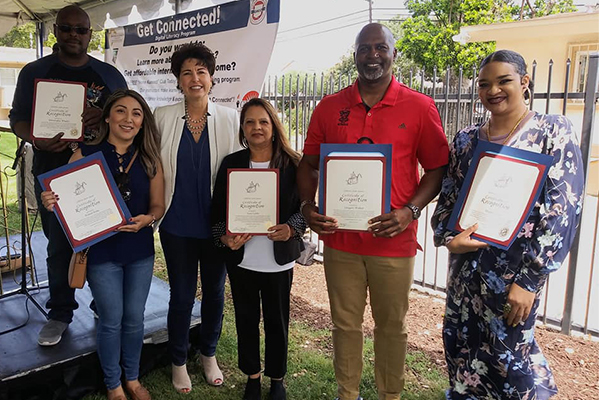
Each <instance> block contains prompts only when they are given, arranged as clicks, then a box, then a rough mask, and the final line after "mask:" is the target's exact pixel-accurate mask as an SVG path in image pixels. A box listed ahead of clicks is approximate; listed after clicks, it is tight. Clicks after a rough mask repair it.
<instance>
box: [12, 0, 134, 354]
mask: <svg viewBox="0 0 600 400" xmlns="http://www.w3.org/2000/svg"><path fill="white" fill-rule="evenodd" d="M54 35H55V36H56V40H57V42H58V46H59V48H60V50H59V51H58V52H55V53H52V54H51V55H49V56H46V57H44V58H42V59H39V60H37V61H33V62H31V63H29V64H27V65H26V66H25V67H24V68H23V70H21V73H20V74H19V79H18V82H17V88H16V90H15V97H14V100H13V105H12V110H11V112H10V125H11V128H12V130H13V132H14V133H15V135H17V136H18V137H20V138H21V139H23V140H26V141H28V142H32V144H33V147H34V159H33V174H34V176H37V175H39V174H42V173H44V172H47V171H50V170H52V169H54V168H57V167H60V166H62V165H64V164H66V163H67V162H68V161H69V158H70V157H71V154H73V151H75V149H76V146H74V145H69V142H65V141H62V140H61V138H62V136H63V135H64V133H63V132H57V133H56V136H54V137H53V138H52V139H50V140H37V141H34V140H32V138H31V111H32V104H33V93H34V82H35V79H38V78H40V79H55V80H63V81H72V82H85V83H87V87H88V89H87V101H86V108H85V111H84V112H83V114H82V116H81V117H82V121H83V124H84V127H85V133H84V136H85V139H86V140H89V139H91V138H93V136H94V134H95V132H96V129H97V127H98V124H99V122H100V119H101V115H102V106H103V105H104V102H105V101H106V99H107V98H108V96H109V95H110V94H111V93H112V92H113V91H115V90H116V89H119V88H126V87H127V84H126V82H125V79H124V78H123V76H122V75H121V73H120V72H119V71H118V70H117V69H116V68H114V67H113V66H111V65H109V64H106V63H104V62H102V61H99V60H96V59H95V58H92V57H90V56H89V55H88V54H87V48H88V44H89V42H90V39H91V35H92V31H91V29H90V19H89V16H88V15H87V13H86V12H85V11H84V10H82V9H81V8H79V7H77V6H74V5H70V6H67V7H64V8H63V9H61V10H60V11H59V12H58V15H57V16H56V23H55V24H54ZM35 190H36V197H37V199H38V206H39V210H40V216H41V220H42V228H43V230H44V234H45V235H46V237H47V238H48V247H47V250H48V258H47V259H46V263H47V266H48V283H49V287H50V298H49V300H48V303H47V304H46V307H47V308H48V309H49V321H48V322H47V323H46V324H45V325H44V327H43V328H42V330H41V331H40V333H39V337H38V343H39V344H40V345H41V346H52V345H55V344H57V343H58V342H59V341H60V340H61V338H62V334H63V332H64V331H65V329H66V328H67V326H68V325H69V323H71V320H72V319H73V310H75V309H76V308H77V307H78V305H77V302H76V301H75V290H74V289H71V288H70V287H69V285H68V270H69V260H70V259H71V255H72V253H73V250H72V248H71V246H70V244H69V242H68V240H67V238H66V237H65V234H64V232H63V230H62V227H61V226H60V224H59V222H58V220H57V219H56V217H55V215H54V214H53V213H50V212H48V211H46V209H45V208H44V207H43V206H42V204H41V200H40V193H41V191H42V190H41V187H40V185H39V183H38V181H37V179H36V180H35Z"/></svg>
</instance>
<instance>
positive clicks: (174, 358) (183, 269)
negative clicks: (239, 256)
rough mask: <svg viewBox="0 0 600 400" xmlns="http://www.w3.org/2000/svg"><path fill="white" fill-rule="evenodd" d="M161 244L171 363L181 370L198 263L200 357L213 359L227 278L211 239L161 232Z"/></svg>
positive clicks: (221, 320) (187, 340)
mask: <svg viewBox="0 0 600 400" xmlns="http://www.w3.org/2000/svg"><path fill="white" fill-rule="evenodd" d="M160 242H161V244H162V248H163V251H164V253H165V261H166V264H167V272H168V274H169V286H170V288H171V297H170V300H169V313H168V316H167V328H168V331H169V353H170V354H171V362H172V363H173V364H175V365H178V366H181V365H183V364H185V363H186V360H187V351H188V345H189V332H190V320H191V316H192V308H193V306H194V299H195V296H196V289H197V282H198V263H200V283H201V285H202V303H201V306H200V316H201V318H202V324H201V325H200V344H199V346H200V353H202V355H204V356H207V357H212V356H214V355H215V353H216V351H217V342H218V341H219V337H220V336H221V326H222V323H223V304H224V302H225V277H226V276H227V270H226V268H225V262H224V261H223V259H222V257H221V255H220V252H219V250H218V249H217V248H216V247H215V245H214V244H213V242H212V239H195V238H186V237H181V236H176V235H172V234H170V233H168V232H165V231H160Z"/></svg>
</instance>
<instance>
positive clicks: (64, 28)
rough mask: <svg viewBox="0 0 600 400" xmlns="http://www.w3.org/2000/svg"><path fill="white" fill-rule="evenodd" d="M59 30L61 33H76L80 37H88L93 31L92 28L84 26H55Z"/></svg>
mask: <svg viewBox="0 0 600 400" xmlns="http://www.w3.org/2000/svg"><path fill="white" fill-rule="evenodd" d="M54 26H56V27H57V28H58V30H59V31H61V32H63V33H71V31H75V33H77V34H78V35H86V34H87V33H88V32H90V31H91V29H90V28H86V27H83V26H71V25H58V24H54Z"/></svg>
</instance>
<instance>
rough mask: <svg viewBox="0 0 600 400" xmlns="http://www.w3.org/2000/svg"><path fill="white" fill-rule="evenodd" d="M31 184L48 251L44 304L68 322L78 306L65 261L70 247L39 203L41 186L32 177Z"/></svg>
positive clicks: (57, 318) (53, 315)
mask: <svg viewBox="0 0 600 400" xmlns="http://www.w3.org/2000/svg"><path fill="white" fill-rule="evenodd" d="M34 186H35V197H36V199H37V202H38V210H39V213H40V219H41V220H42V229H43V231H44V235H45V236H46V238H47V239H48V245H47V246H46V251H47V252H48V257H47V258H46V265H47V267H48V289H49V292H50V298H49V299H48V302H47V303H46V308H48V309H49V312H48V317H49V318H50V319H53V320H55V321H61V322H66V323H67V324H69V323H71V321H72V320H73V310H76V309H77V307H79V305H78V304H77V301H75V289H73V288H71V287H69V261H71V255H72V254H73V249H72V248H71V245H70V244H69V241H68V240H67V237H66V236H65V232H64V230H63V229H62V227H61V226H60V223H59V222H58V219H57V218H56V215H54V213H53V212H49V211H48V210H46V208H45V207H44V206H43V204H42V201H41V199H40V194H41V193H42V188H41V186H40V184H39V182H38V180H37V179H35V185H34Z"/></svg>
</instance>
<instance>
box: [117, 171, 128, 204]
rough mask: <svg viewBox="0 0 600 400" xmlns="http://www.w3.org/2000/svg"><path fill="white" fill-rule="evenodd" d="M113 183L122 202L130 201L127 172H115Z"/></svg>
mask: <svg viewBox="0 0 600 400" xmlns="http://www.w3.org/2000/svg"><path fill="white" fill-rule="evenodd" d="M115 182H116V184H117V188H118V189H119V192H121V196H123V200H124V201H129V200H130V199H131V189H130V188H129V174H128V173H127V172H117V174H116V175H115Z"/></svg>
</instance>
